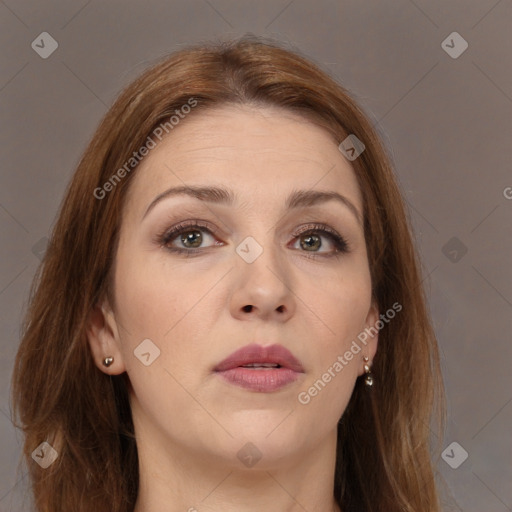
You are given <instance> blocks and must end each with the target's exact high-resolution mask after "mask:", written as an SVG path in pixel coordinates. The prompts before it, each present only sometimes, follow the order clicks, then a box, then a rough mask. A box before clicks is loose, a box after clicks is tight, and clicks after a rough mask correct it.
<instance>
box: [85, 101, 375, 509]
mask: <svg viewBox="0 0 512 512" xmlns="http://www.w3.org/2000/svg"><path fill="white" fill-rule="evenodd" d="M133 180H134V181H133V183H132V184H131V188H130V192H129V196H128V200H127V202H126V205H125V211H124V212H123V218H122V224H121V235H120V243H119V248H118V252H117V255H116V260H115V267H114V271H115V273H114V295H115V300H114V302H115V308H114V307H113V306H112V305H111V304H109V302H108V300H107V299H104V300H103V302H102V303H101V304H99V305H98V306H97V308H96V309H95V310H94V311H93V312H92V313H91V316H90V328H89V334H88V336H89V343H90V347H91V350H92V353H93V356H94V359H95V361H96V364H97V366H98V368H99V369H100V370H101V371H103V372H105V373H107V374H110V375H116V374H121V373H123V372H127V374H128V376H129V380H130V403H131V407H132V415H133V420H134V426H135V435H136V437H137V447H138V453H139V460H140V487H139V495H138V500H137V503H136V506H135V512H142V511H144V512H161V511H162V510H166V511H170V512H174V511H189V512H193V511H195V510H197V511H217V512H218V511H221V510H222V511H223V512H230V511H236V512H246V511H260V510H279V511H283V512H285V511H286V512H292V511H293V512H295V511H299V510H300V511H304V510H307V511H313V510H315V511H319V512H331V511H333V510H339V509H338V507H337V506H336V505H335V501H334V499H333V479H334V464H335V454H336V426H337V422H338V421H339V419H340V417H341V415H342V414H343V411H344V410H345V408H346V406H347V404H348V401H349V399H350V396H351V393H352V391H353V387H354V384H355V381H356V378H357V377H358V376H359V375H362V374H363V373H364V370H363V366H364V362H363V356H368V357H369V359H370V361H371V360H372V359H373V357H374V354H375V351H376V349H377V336H375V337H373V338H369V340H368V342H367V344H366V345H361V348H362V350H361V352H359V353H358V354H357V355H355V356H354V358H353V359H352V360H351V361H350V362H348V364H347V365H346V366H345V367H344V368H343V370H342V371H341V372H339V373H338V374H336V377H335V378H332V380H331V382H329V383H328V384H327V385H326V386H325V387H324V388H323V389H322V390H321V392H319V393H318V394H317V396H315V397H314V398H312V399H311V401H310V402H309V403H308V404H307V405H303V404H301V403H299V401H298V395H299V393H300V392H303V391H307V390H308V388H309V387H310V386H312V384H313V383H314V382H316V381H317V380H318V379H319V378H321V376H322V374H324V373H325V372H326V371H327V369H328V368H329V367H332V365H333V363H334V362H335V361H336V360H337V358H338V356H340V355H343V354H344V353H345V352H346V351H347V350H348V349H349V347H350V345H351V343H352V341H353V340H355V339H356V337H357V335H358V334H359V333H360V332H361V331H363V330H364V328H365V327H368V326H370V325H374V323H375V322H376V321H377V320H378V311H377V308H376V307H375V306H374V305H373V304H372V302H371V281H370V271H369V265H368V259H367V252H366V245H365V239H364V232H363V227H362V224H361V223H360V222H359V221H358V220H357V218H356V216H355V215H354V214H353V213H352V211H351V210H350V209H349V208H348V207H347V206H345V205H343V204H342V203H339V202H337V201H333V200H331V201H328V202H324V203H320V204H317V205H314V206H309V207H304V208H299V209H293V210H288V211H287V210H286V209H285V208H284V205H285V200H286V198H287V197H288V195H289V194H290V193H291V192H292V191H294V190H298V189H301V190H311V189H313V190H323V191H335V192H338V193H339V194H342V195H343V196H345V197H346V198H347V199H348V200H349V201H350V202H352V203H353V205H354V206H355V208H356V210H357V211H358V212H359V214H360V215H361V216H362V212H363V205H362V197H361V192H360V190H359V187H358V184H357V180H356V176H355V174H354V171H353V168H352V166H351V165H350V163H349V162H348V161H347V160H346V159H345V158H344V157H343V155H342V154H341V152H340V151H339V150H338V147H337V143H336V142H335V141H334V140H333V139H332V137H331V136H330V135H329V134H328V133H327V132H325V131H324V130H323V129H322V128H320V127H318V126H316V125H314V124H312V123H311V122H309V121H307V120H305V119H303V118H301V117H299V116H297V115H295V114H293V113H289V112H286V111H283V110H280V109H277V108H271V107H253V106H224V107H220V108H216V109H215V110H213V111H209V112H207V113H206V112H203V113H201V112H199V113H196V114H193V115H191V116H190V117H189V118H187V119H185V120H184V121H182V122H181V123H180V125H179V126H177V127H176V128H175V129H174V130H173V131H172V132H171V133H170V134H169V136H168V137H167V138H166V139H164V140H163V141H162V142H161V143H159V145H158V146H157V147H156V148H155V149H153V150H152V151H151V152H150V154H149V155H148V156H147V157H146V158H145V159H144V160H143V161H142V162H141V164H140V166H139V168H138V170H137V174H136V176H134V177H133ZM185 184H186V185H198V186H199V185H200V186H204V185H209V186H218V187H227V188H230V189H231V190H232V191H233V192H234V193H235V194H236V196H237V201H236V202H235V204H234V205H231V206H229V205H221V204H215V203H205V202H203V201H201V200H199V199H196V198H192V197H188V196H185V195H179V196H173V197H168V198H167V199H164V200H162V201H160V202H159V203H158V204H156V205H155V206H154V208H152V209H151V210H150V212H149V213H148V214H147V216H146V217H144V213H145V212H146V209H147V208H148V205H149V204H150V203H151V202H152V201H153V200H154V199H155V197H157V196H158V195H159V194H161V193H162V192H163V191H165V190H166V189H168V188H169V187H172V186H182V185H185ZM143 217H144V219H143V220H141V219H142V218H143ZM195 219H199V220H203V221H207V222H208V225H209V226H211V227H212V228H213V229H215V230H216V231H215V233H214V234H213V235H212V234H210V233H208V232H207V231H203V230H202V228H201V234H202V237H203V238H202V245H201V246H200V247H201V249H200V250H201V251H202V252H199V253H197V254H194V255H192V256H191V257H186V256H185V255H181V254H177V253H172V252H170V251H169V250H167V249H166V247H165V246H163V245H162V244H160V243H159V242H158V241H157V240H156V237H157V235H158V234H159V233H160V232H162V231H165V230H166V229H168V228H170V227H172V226H174V225H176V224H178V223H180V222H182V221H186V220H195ZM312 222H313V223H325V224H326V225H328V226H329V227H331V228H332V229H334V230H336V231H337V232H338V233H339V234H340V235H341V236H343V237H344V238H345V239H346V241H347V243H348V244H349V252H346V253H337V252H336V248H335V245H334V244H333V243H332V242H331V241H330V239H329V238H328V237H327V236H326V235H325V234H324V233H321V232H318V231H316V232H315V233H316V234H317V236H318V237H319V238H317V239H315V242H316V245H315V243H314V244H313V248H312V249H311V248H309V250H308V246H307V244H306V245H304V241H305V240H307V239H308V235H298V236H295V233H296V230H297V228H300V227H301V226H305V225H308V224H309V223H312ZM197 229H198V228H193V227H192V228H188V230H189V231H188V233H189V236H190V231H192V236H193V235H194V233H195V234H196V236H197V233H196V230H197ZM248 236H251V237H253V238H254V239H255V240H256V241H257V242H258V244H259V245H260V246H261V247H262V248H263V253H262V254H261V255H260V256H259V257H258V258H257V259H256V260H255V261H254V262H253V263H250V264H249V263H247V262H246V261H244V259H242V258H241V257H240V256H239V254H238V253H237V252H236V250H235V249H236V247H237V246H238V245H239V244H240V243H241V242H242V241H244V240H245V238H246V237H248ZM318 241H320V243H321V245H320V246H319V245H318ZM301 242H302V244H301ZM168 245H169V246H171V247H178V248H182V249H184V250H190V249H187V246H186V245H184V244H183V242H181V241H180V236H179V235H178V236H175V238H174V239H173V240H171V241H170V242H169V244H168ZM189 247H190V246H189ZM315 256H316V257H315ZM248 305H251V306H252V308H246V306H248ZM145 339H150V340H152V342H153V343H154V344H155V345H156V346H157V347H158V349H159V350H160V356H159V357H158V358H156V359H155V360H154V361H153V362H152V363H151V364H150V365H149V366H145V365H144V364H142V363H141V361H140V360H139V359H138V358H137V357H135V356H134V350H135V349H136V347H137V346H138V345H139V344H140V343H141V342H142V340H145ZM250 343H259V344H260V345H264V346H265V345H271V344H274V343H279V344H282V345H284V346H285V347H286V348H288V349H289V350H290V351H291V352H292V353H293V354H294V355H295V356H296V357H297V358H298V359H299V360H300V361H301V362H302V364H303V366H304V370H305V371H304V373H303V374H301V375H300V377H299V379H298V380H297V381H295V382H293V383H291V384H288V385H287V386H286V387H285V388H282V389H280V390H278V391H273V392H270V393H264V392H257V391H252V390H246V389H242V388H240V387H238V386H235V385H233V384H231V383H228V382H226V381H225V380H223V379H222V378H221V377H219V376H218V375H216V374H215V373H214V372H213V371H212V369H213V368H214V366H215V365H216V364H218V363H219V362H220V361H222V360H223V359H225V358H226V357H227V356H228V355H230V354H231V353H232V352H234V351H235V350H237V349H239V348H240V347H243V346H245V345H247V344H250ZM106 356H113V357H114V363H113V364H112V365H111V366H110V367H109V368H106V367H104V366H103V365H102V363H101V361H102V360H103V358H104V357H106ZM248 442H250V443H252V444H253V445H254V446H256V447H257V449H258V450H259V452H260V454H261V459H260V460H259V461H258V462H257V463H256V464H255V465H254V466H252V467H247V466H246V465H244V464H243V463H242V462H241V460H240V459H239V458H238V457H237V453H238V452H239V450H241V449H243V447H244V446H245V445H246V443H248ZM245 450H247V448H245Z"/></svg>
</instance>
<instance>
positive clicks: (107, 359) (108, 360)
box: [103, 356, 114, 368]
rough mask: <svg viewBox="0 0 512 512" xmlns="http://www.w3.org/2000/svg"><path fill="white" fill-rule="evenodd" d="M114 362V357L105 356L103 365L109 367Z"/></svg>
mask: <svg viewBox="0 0 512 512" xmlns="http://www.w3.org/2000/svg"><path fill="white" fill-rule="evenodd" d="M113 362H114V358H113V357H110V356H109V357H105V359H103V366H106V367H107V368H108V367H109V366H110V365H111V364H112V363H113Z"/></svg>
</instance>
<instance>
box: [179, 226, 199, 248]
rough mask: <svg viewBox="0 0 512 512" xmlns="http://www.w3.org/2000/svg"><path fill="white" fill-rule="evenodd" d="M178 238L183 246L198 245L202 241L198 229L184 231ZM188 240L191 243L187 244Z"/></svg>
mask: <svg viewBox="0 0 512 512" xmlns="http://www.w3.org/2000/svg"><path fill="white" fill-rule="evenodd" d="M180 238H181V241H182V243H183V245H185V247H194V248H195V247H199V246H200V245H201V242H202V241H203V235H202V234H201V231H198V230H194V231H187V232H186V233H183V234H182V235H181V237H180ZM189 242H190V243H191V244H192V245H188V243H189Z"/></svg>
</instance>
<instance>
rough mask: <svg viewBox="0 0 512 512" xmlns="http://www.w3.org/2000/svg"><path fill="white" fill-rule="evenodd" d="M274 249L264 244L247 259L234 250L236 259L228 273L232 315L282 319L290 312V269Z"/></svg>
mask: <svg viewBox="0 0 512 512" xmlns="http://www.w3.org/2000/svg"><path fill="white" fill-rule="evenodd" d="M278 251H279V249H277V248H273V247H271V244H267V246H266V247H264V248H263V252H262V253H261V254H260V255H259V256H258V257H257V258H256V260H254V261H252V262H251V263H248V262H247V261H245V260H244V259H243V258H242V257H240V256H239V255H238V254H237V253H235V258H236V259H237V261H236V263H235V266H236V268H235V270H234V272H233V273H232V274H233V279H234V284H233V293H232V296H231V301H230V310H231V314H232V316H233V317H235V318H237V319H239V320H251V319H260V320H266V321H269V320H276V321H279V322H286V321H287V320H289V319H290V318H291V317H292V316H293V314H294V313H295V309H296V296H295V294H294V292H293V283H292V282H291V280H292V278H291V271H290V268H289V267H287V264H286V261H285V259H284V258H283V257H280V255H279V254H278Z"/></svg>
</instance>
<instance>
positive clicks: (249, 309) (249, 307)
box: [243, 304, 252, 313]
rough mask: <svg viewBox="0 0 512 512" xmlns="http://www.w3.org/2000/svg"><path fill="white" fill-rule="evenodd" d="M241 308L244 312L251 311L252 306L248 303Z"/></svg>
mask: <svg viewBox="0 0 512 512" xmlns="http://www.w3.org/2000/svg"><path fill="white" fill-rule="evenodd" d="M243 310H244V311H245V312H246V313H250V312H251V311H252V306H251V305H250V304H248V305H247V306H244V307H243Z"/></svg>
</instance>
